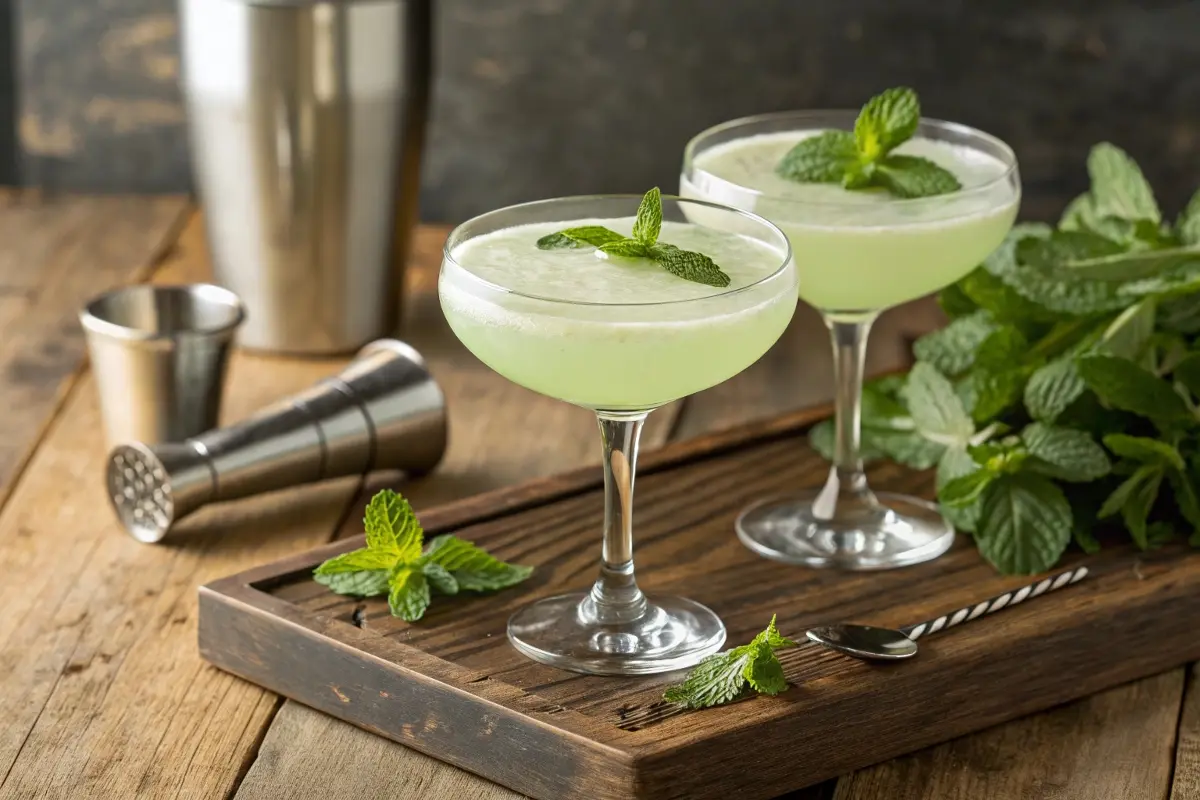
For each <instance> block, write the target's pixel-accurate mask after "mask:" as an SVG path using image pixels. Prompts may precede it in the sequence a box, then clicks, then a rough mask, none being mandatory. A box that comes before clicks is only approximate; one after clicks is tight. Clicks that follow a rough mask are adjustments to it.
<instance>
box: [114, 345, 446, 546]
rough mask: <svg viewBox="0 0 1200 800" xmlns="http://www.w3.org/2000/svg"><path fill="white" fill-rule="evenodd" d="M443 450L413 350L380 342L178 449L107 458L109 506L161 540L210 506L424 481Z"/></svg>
mask: <svg viewBox="0 0 1200 800" xmlns="http://www.w3.org/2000/svg"><path fill="white" fill-rule="evenodd" d="M445 450H446V402H445V398H444V397H443V395H442V391H441V389H439V388H438V385H437V383H436V382H435V381H434V379H433V377H432V376H431V375H430V374H429V371H428V370H427V369H426V367H425V362H424V360H423V359H422V358H421V356H420V354H418V353H417V351H416V350H413V349H412V348H411V347H409V346H408V345H406V344H404V343H403V342H398V341H395V340H392V339H383V340H380V341H377V342H372V343H371V344H369V345H367V346H366V347H365V348H363V350H362V352H360V353H359V356H358V358H357V359H355V361H354V362H352V363H351V364H350V365H349V366H348V367H346V369H344V370H342V372H341V373H340V374H338V375H337V376H335V377H333V378H329V379H327V380H324V381H322V382H320V383H318V384H317V385H316V386H313V387H312V388H310V389H308V390H306V391H303V392H301V393H299V394H297V395H295V396H293V397H289V398H287V399H286V400H281V401H280V402H278V403H276V404H274V405H272V406H269V407H267V408H264V409H262V410H261V411H259V412H258V413H257V414H255V415H254V416H252V417H250V418H249V419H247V420H245V421H243V422H240V423H238V424H236V425H232V426H230V427H227V428H218V429H216V430H212V431H209V432H207V433H205V434H203V435H201V436H197V437H194V438H191V439H188V440H186V441H183V442H176V443H163V444H156V445H146V444H143V443H141V442H133V443H129V444H122V445H119V446H117V447H116V448H114V449H113V451H112V452H111V453H110V454H109V458H108V467H107V470H106V474H105V483H106V485H107V488H108V496H109V501H110V502H111V503H112V507H113V510H114V511H116V513H117V516H118V518H120V520H121V523H122V524H123V525H124V526H125V529H126V530H127V531H129V533H130V535H132V536H133V537H134V538H136V539H138V540H139V541H143V542H157V541H160V540H161V539H162V538H163V537H164V536H166V535H167V533H168V532H169V531H170V530H171V528H172V527H173V526H174V524H175V523H176V522H178V521H179V520H181V519H183V518H184V517H185V516H187V515H188V514H190V513H192V512H193V511H195V510H197V509H199V508H200V507H201V506H204V505H207V504H208V503H216V502H224V501H226V500H235V499H237V498H240V497H249V496H251V495H256V494H261V493H263V492H270V491H275V490H277V489H286V488H289V487H293V486H299V485H302V484H306V483H312V482H314V481H320V480H327V479H329V478H337V477H342V476H345V475H362V474H364V473H366V472H368V471H370V470H377V469H400V470H404V471H405V472H407V473H409V474H414V475H415V474H421V473H424V472H427V471H429V470H431V469H433V468H434V467H435V466H436V465H437V463H438V461H439V460H440V459H441V457H442V454H443V453H444V452H445Z"/></svg>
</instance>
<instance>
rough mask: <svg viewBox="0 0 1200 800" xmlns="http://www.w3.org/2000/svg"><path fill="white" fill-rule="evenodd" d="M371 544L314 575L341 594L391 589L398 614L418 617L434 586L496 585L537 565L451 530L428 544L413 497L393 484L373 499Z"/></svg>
mask: <svg viewBox="0 0 1200 800" xmlns="http://www.w3.org/2000/svg"><path fill="white" fill-rule="evenodd" d="M363 523H364V527H365V528H366V534H367V536H366V538H367V546H366V547H364V548H361V549H359V550H353V551H351V552H349V553H343V554H342V555H339V556H335V557H333V558H331V559H329V560H327V561H325V562H324V563H323V564H321V565H320V566H318V567H317V568H316V569H315V570H314V571H313V580H315V581H316V582H317V583H320V584H322V585H324V586H327V587H329V589H330V590H331V591H333V592H335V593H337V594H346V595H356V596H362V597H371V596H375V595H381V594H386V595H387V596H388V607H389V608H390V609H391V612H392V614H393V615H394V616H397V617H400V618H401V619H403V620H406V621H408V622H416V621H417V620H419V619H420V618H421V617H422V616H423V615H424V613H425V610H426V609H427V608H428V607H429V603H430V601H431V597H432V592H433V591H436V592H438V593H439V594H444V595H453V594H458V593H459V591H461V590H466V591H478V592H485V591H494V590H497V589H503V588H506V587H508V586H512V585H514V584H517V583H520V582H521V581H523V580H525V579H526V578H528V577H529V575H530V574H531V573H532V572H533V568H532V567H527V566H522V565H520V564H508V563H505V562H503V561H501V560H499V559H498V558H496V557H495V556H493V555H491V554H490V553H488V552H487V551H486V550H484V549H483V548H481V547H477V546H475V545H474V544H472V543H471V542H468V541H464V540H463V539H459V538H458V537H456V536H453V535H450V534H444V535H442V536H437V537H435V538H434V539H433V540H432V541H430V543H429V545H428V547H426V548H424V550H422V540H423V538H424V530H423V529H422V528H421V523H420V522H419V521H418V519H417V516H416V514H415V513H414V512H413V510H412V506H410V505H409V504H408V501H407V500H405V499H404V498H403V497H401V496H400V495H399V494H397V493H396V492H393V491H391V490H390V489H387V490H384V491H382V492H379V493H378V494H377V495H375V496H374V497H373V498H371V502H370V503H368V504H367V513H366V515H365V517H364V519H363Z"/></svg>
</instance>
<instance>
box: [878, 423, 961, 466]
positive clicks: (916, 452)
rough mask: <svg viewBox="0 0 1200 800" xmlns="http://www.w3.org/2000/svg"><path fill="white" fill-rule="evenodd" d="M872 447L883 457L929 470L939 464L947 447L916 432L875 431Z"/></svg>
mask: <svg viewBox="0 0 1200 800" xmlns="http://www.w3.org/2000/svg"><path fill="white" fill-rule="evenodd" d="M870 440H871V445H872V447H874V448H875V449H877V450H878V451H879V452H881V453H882V454H883V455H885V456H887V457H888V458H890V459H892V460H893V461H896V462H898V463H900V464H904V465H905V466H907V467H911V468H913V469H929V468H930V467H932V466H933V465H935V464H937V463H938V459H940V458H941V457H942V453H943V452H944V451H945V450H946V445H945V444H943V443H941V442H935V441H931V440H929V439H926V438H925V437H924V436H922V435H921V434H919V433H916V432H915V431H907V432H904V431H873V432H872V433H871V434H870Z"/></svg>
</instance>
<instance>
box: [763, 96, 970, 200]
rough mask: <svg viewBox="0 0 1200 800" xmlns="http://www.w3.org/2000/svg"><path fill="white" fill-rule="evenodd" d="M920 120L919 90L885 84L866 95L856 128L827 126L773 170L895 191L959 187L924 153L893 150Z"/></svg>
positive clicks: (929, 192) (909, 193) (926, 192)
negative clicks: (891, 87)
mask: <svg viewBox="0 0 1200 800" xmlns="http://www.w3.org/2000/svg"><path fill="white" fill-rule="evenodd" d="M920 121H921V103H920V101H919V100H918V99H917V93H916V92H914V91H913V90H912V89H909V88H907V87H898V88H895V89H888V90H887V91H885V92H882V93H881V94H877V95H875V96H874V97H872V98H871V99H870V100H868V101H867V104H866V105H865V106H863V108H862V111H860V112H859V114H858V119H857V120H855V122H854V132H853V133H851V132H850V131H838V130H833V131H825V132H824V133H819V134H817V135H815V136H810V137H808V138H806V139H802V140H800V141H799V142H798V143H797V144H796V146H795V147H793V148H792V149H791V150H789V151H788V153H787V155H785V156H784V157H783V160H782V161H780V162H779V164H778V165H777V166H776V167H775V173H776V174H777V175H779V176H780V177H783V178H787V179H788V180H793V181H799V182H801V183H840V184H842V186H844V187H845V188H847V189H873V188H881V189H886V190H887V191H889V192H891V193H892V194H893V195H895V196H896V197H903V198H912V197H931V196H933V195H939V194H947V193H949V192H955V191H958V190H959V189H961V188H962V184H960V183H959V182H958V178H956V177H954V174H953V173H952V172H949V171H948V170H946V169H943V168H942V167H940V166H938V165H937V164H935V163H933V162H932V161H930V160H929V159H927V158H920V157H919V156H909V155H900V154H896V153H893V152H892V151H893V150H895V149H896V148H897V147H899V146H900V145H902V144H904V143H905V142H907V141H908V140H909V139H911V138H912V136H913V134H914V133H916V132H917V125H918V123H920Z"/></svg>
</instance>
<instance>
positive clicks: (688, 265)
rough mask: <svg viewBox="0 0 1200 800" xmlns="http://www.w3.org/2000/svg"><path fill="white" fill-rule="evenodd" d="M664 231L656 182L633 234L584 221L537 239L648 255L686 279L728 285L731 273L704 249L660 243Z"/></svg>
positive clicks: (548, 244)
mask: <svg viewBox="0 0 1200 800" xmlns="http://www.w3.org/2000/svg"><path fill="white" fill-rule="evenodd" d="M661 232H662V194H661V193H660V192H659V191H658V187H657V186H655V187H654V188H653V189H651V190H650V191H648V192H646V194H645V196H643V197H642V202H641V203H639V204H638V211H637V218H636V219H635V220H634V223H633V236H622V235H621V234H619V233H617V232H616V231H611V230H609V229H608V228H605V227H604V226H602V225H584V226H582V227H578V228H567V229H565V230H561V231H558V232H556V233H551V234H549V235H547V236H543V237H542V238H540V239H538V241H537V246H538V249H540V250H559V249H563V248H575V249H577V248H581V247H595V248H596V249H598V250H600V251H602V252H604V253H608V254H609V255H614V256H620V257H622V258H644V259H648V260H650V261H653V262H655V263H656V264H658V265H659V266H660V267H662V268H663V269H665V270H666V271H667V272H669V273H671V274H672V275H675V276H677V277H680V278H683V279H684V280H688V281H693V282H695V283H703V284H704V285H706V286H716V287H718V288H724V287H726V286H728V285H729V276H728V275H726V274H725V273H724V272H722V271H721V268H720V267H719V266H717V264H716V263H715V262H714V261H713V260H712V259H711V258H709V257H708V256H706V255H704V254H703V253H693V252H691V251H690V250H682V249H680V248H678V247H676V246H675V245H673V244H666V243H665V242H663V243H660V242H659V241H658V235H659V233H661Z"/></svg>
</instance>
